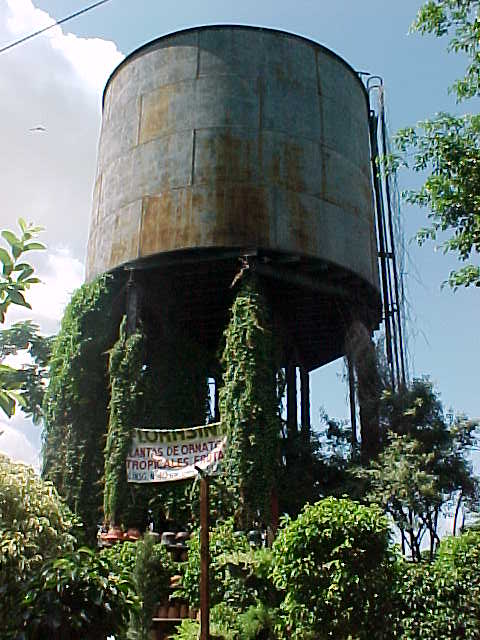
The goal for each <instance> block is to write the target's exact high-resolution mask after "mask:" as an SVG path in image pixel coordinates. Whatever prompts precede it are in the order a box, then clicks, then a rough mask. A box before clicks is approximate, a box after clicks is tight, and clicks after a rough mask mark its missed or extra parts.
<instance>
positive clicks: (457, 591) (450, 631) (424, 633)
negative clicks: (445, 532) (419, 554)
mask: <svg viewBox="0 0 480 640" xmlns="http://www.w3.org/2000/svg"><path fill="white" fill-rule="evenodd" d="M397 585H398V586H397V589H398V592H397V594H398V601H397V603H396V607H395V611H394V613H395V617H394V623H393V627H394V631H395V637H398V638H402V640H403V639H404V640H437V639H438V638H442V640H449V639H452V640H453V639H456V638H465V639H466V640H474V639H475V640H478V638H479V637H480V533H478V532H473V531H472V532H467V533H465V534H463V535H462V536H460V537H458V538H446V539H445V540H443V541H442V542H441V544H440V548H439V551H438V555H437V557H436V559H435V562H434V563H433V564H420V565H417V566H412V565H411V564H410V563H406V562H399V564H398V567H397Z"/></svg>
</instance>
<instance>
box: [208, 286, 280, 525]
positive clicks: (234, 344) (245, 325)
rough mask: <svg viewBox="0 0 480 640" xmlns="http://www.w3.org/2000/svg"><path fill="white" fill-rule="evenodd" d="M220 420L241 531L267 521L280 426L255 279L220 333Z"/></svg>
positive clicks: (268, 332)
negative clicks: (222, 341)
mask: <svg viewBox="0 0 480 640" xmlns="http://www.w3.org/2000/svg"><path fill="white" fill-rule="evenodd" d="M222 363H223V366H224V375H223V381H224V386H223V387H222V389H221V390H220V414H221V418H222V421H223V422H224V423H225V425H226V427H227V433H228V452H227V456H226V459H225V479H226V484H227V488H228V489H229V492H230V494H231V495H232V498H234V500H235V502H236V504H238V505H239V509H238V511H237V514H236V515H237V520H238V523H239V524H240V525H241V526H242V527H243V528H246V527H247V526H249V525H251V524H252V523H253V522H254V521H255V520H256V519H257V518H258V517H259V518H260V519H261V520H262V521H263V522H265V523H268V522H270V517H271V506H270V505H271V493H272V489H273V488H274V486H275V481H276V477H277V468H278V456H279V436H280V430H281V421H280V414H279V404H278V395H277V381H276V365H275V350H274V340H273V335H272V329H271V326H270V317H269V312H268V306H267V302H266V300H265V298H264V296H263V294H262V293H261V291H260V287H259V284H258V280H257V279H256V277H255V276H253V275H250V274H247V275H245V276H243V281H242V283H241V286H240V290H239V292H238V294H237V296H236V298H235V301H234V303H233V306H232V309H231V317H230V322H229V325H228V327H227V330H226V331H225V348H224V351H223V356H222Z"/></svg>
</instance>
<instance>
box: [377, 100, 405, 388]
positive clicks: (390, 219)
mask: <svg viewBox="0 0 480 640" xmlns="http://www.w3.org/2000/svg"><path fill="white" fill-rule="evenodd" d="M386 127H387V125H386V122H385V107H384V104H383V97H382V101H381V129H382V147H383V154H384V156H385V157H386V156H387V154H388V147H387V134H386ZM385 193H386V196H387V214H388V224H389V232H390V247H391V253H392V269H393V284H394V295H395V300H396V314H397V325H398V348H399V351H400V367H401V368H400V371H399V376H400V379H401V381H402V384H403V385H405V384H406V372H405V354H404V346H403V328H402V315H401V312H400V291H399V285H398V280H399V279H398V269H397V256H396V251H395V235H394V233H393V216H392V198H391V194H390V180H389V177H388V175H386V176H385ZM397 366H398V365H397Z"/></svg>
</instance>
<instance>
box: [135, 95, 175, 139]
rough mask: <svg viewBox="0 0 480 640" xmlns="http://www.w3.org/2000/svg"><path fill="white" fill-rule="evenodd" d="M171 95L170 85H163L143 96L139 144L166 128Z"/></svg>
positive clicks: (154, 136) (164, 130)
mask: <svg viewBox="0 0 480 640" xmlns="http://www.w3.org/2000/svg"><path fill="white" fill-rule="evenodd" d="M171 95H172V87H171V86H165V87H161V88H160V89H158V90H157V91H153V92H152V93H150V94H148V95H145V96H143V99H142V113H141V116H140V128H139V135H138V140H139V144H143V143H144V142H148V141H149V140H153V139H154V138H157V137H158V136H159V135H160V134H161V133H164V132H166V131H167V130H168V127H169V107H170V100H171Z"/></svg>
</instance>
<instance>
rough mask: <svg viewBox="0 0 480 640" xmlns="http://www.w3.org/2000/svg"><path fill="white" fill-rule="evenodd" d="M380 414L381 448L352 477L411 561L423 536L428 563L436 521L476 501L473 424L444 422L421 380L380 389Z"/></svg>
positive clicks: (434, 398)
mask: <svg viewBox="0 0 480 640" xmlns="http://www.w3.org/2000/svg"><path fill="white" fill-rule="evenodd" d="M381 412H382V420H383V423H384V425H386V426H387V428H388V433H387V434H386V438H385V439H386V441H387V444H386V447H385V449H384V450H383V452H382V453H381V454H380V456H379V457H378V460H377V461H375V462H373V463H372V465H371V467H370V468H368V469H359V470H357V475H358V476H359V477H361V478H364V479H367V480H368V482H369V483H370V484H369V491H368V493H367V497H368V498H369V499H370V500H372V501H374V502H376V503H377V504H380V505H381V506H382V508H383V509H384V510H385V511H386V512H387V513H388V514H389V515H390V516H391V517H392V518H393V520H394V522H395V524H396V525H397V526H398V528H399V530H400V533H401V537H402V548H403V551H404V552H405V551H406V550H407V549H408V550H409V552H410V555H411V557H412V560H414V561H417V562H420V561H421V560H422V554H421V546H422V542H423V541H424V540H425V539H426V536H427V537H428V539H429V548H430V560H431V561H432V560H433V557H434V552H435V548H436V546H437V545H438V543H439V542H440V539H439V535H438V524H439V521H440V519H441V517H442V516H445V515H447V514H451V513H452V512H454V513H455V514H456V515H457V514H458V509H459V506H460V503H461V502H462V501H466V502H469V504H470V506H471V507H475V506H476V504H477V502H478V483H477V480H476V478H475V477H474V474H473V470H472V466H471V463H470V461H469V460H468V457H467V454H468V449H469V447H470V446H471V445H472V444H473V442H474V437H475V430H476V427H477V423H476V422H474V421H471V420H467V419H466V418H464V417H458V418H457V419H455V420H454V421H452V422H451V423H449V421H448V420H447V419H446V417H445V414H444V411H443V407H442V404H441V402H440V400H439V398H438V395H437V394H436V393H435V391H434V389H433V388H432V385H431V384H430V383H429V382H428V381H427V380H425V379H422V380H414V381H413V383H412V384H411V385H410V386H409V387H404V388H402V389H400V390H399V391H398V392H395V393H394V392H392V391H388V390H387V391H385V392H384V394H383V398H382V403H381ZM455 520H456V519H455Z"/></svg>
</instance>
